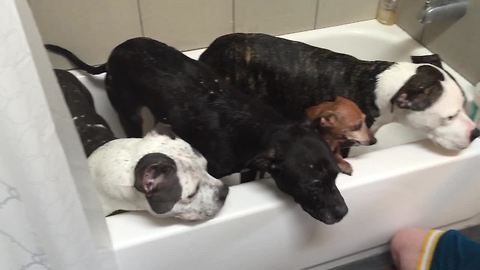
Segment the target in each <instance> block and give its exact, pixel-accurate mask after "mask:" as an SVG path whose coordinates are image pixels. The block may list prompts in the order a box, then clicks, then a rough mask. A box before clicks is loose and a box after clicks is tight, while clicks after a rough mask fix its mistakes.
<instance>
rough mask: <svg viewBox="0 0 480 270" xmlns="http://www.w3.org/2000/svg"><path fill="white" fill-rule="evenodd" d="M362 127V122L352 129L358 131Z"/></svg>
mask: <svg viewBox="0 0 480 270" xmlns="http://www.w3.org/2000/svg"><path fill="white" fill-rule="evenodd" d="M361 128H362V123H359V124H356V125H355V126H354V127H353V128H352V131H357V130H360V129H361Z"/></svg>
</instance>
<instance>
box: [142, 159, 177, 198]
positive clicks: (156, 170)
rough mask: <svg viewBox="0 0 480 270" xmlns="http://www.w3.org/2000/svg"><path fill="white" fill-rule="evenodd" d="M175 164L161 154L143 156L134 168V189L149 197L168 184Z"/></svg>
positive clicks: (174, 170) (174, 169)
mask: <svg viewBox="0 0 480 270" xmlns="http://www.w3.org/2000/svg"><path fill="white" fill-rule="evenodd" d="M176 169H177V168H176V165H175V162H174V161H173V160H172V159H170V158H169V157H167V156H166V155H164V154H161V153H150V154H147V155H145V156H143V157H142V158H141V159H140V160H139V161H138V162H137V165H136V166H135V172H134V174H135V183H134V187H135V188H136V189H137V190H138V191H140V192H142V193H145V194H146V195H147V196H148V195H151V194H152V193H153V192H154V191H155V190H157V189H159V188H161V187H162V186H164V185H169V184H170V181H169V179H170V176H171V175H172V174H174V173H175V172H176Z"/></svg>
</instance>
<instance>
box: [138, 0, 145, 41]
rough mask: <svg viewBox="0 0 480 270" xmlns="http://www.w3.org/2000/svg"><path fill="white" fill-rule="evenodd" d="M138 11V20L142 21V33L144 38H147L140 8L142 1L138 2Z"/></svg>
mask: <svg viewBox="0 0 480 270" xmlns="http://www.w3.org/2000/svg"><path fill="white" fill-rule="evenodd" d="M137 11H138V19H139V21H140V32H141V34H142V37H144V36H145V29H144V28H143V16H142V9H141V8H140V0H137Z"/></svg>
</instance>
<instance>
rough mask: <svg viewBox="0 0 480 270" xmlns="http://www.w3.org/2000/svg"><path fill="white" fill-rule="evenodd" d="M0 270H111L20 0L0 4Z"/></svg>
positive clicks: (70, 130)
mask: <svg viewBox="0 0 480 270" xmlns="http://www.w3.org/2000/svg"><path fill="white" fill-rule="evenodd" d="M0 254H1V255H0V269H5V270H11V269H59V270H70V269H79V270H80V269H81V270H85V269H95V270H103V269H117V265H116V261H115V257H114V253H113V251H112V248H111V243H110V239H109V234H108V230H107V227H106V223H105V218H104V217H103V214H102V211H101V208H100V204H99V202H98V198H97V195H96V193H95V189H94V186H93V184H92V181H91V179H90V176H89V174H88V171H87V165H86V160H85V156H84V154H83V150H82V148H81V145H80V141H79V138H78V136H77V134H76V132H75V129H74V126H73V123H72V121H71V117H70V115H69V113H68V110H67V108H66V105H65V103H64V101H63V98H62V94H61V92H60V89H59V87H58V84H57V83H56V81H55V78H54V76H53V73H52V69H51V66H50V62H49V60H48V58H47V55H46V53H45V51H44V49H43V46H42V41H41V39H40V36H39V34H38V30H37V28H36V26H35V23H34V21H33V19H32V15H31V12H30V10H29V7H28V5H27V3H26V2H25V0H2V1H0Z"/></svg>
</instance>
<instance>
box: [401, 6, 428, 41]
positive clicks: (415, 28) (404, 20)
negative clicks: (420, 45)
mask: <svg viewBox="0 0 480 270" xmlns="http://www.w3.org/2000/svg"><path fill="white" fill-rule="evenodd" d="M423 6H424V1H420V0H401V1H400V2H399V3H398V7H397V24H398V26H400V27H401V28H402V29H403V30H404V31H405V32H407V33H408V34H409V35H410V36H412V37H413V38H414V39H416V40H420V39H421V38H422V32H423V24H421V23H419V22H418V20H417V16H418V14H419V13H420V10H421V9H422V8H423Z"/></svg>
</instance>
